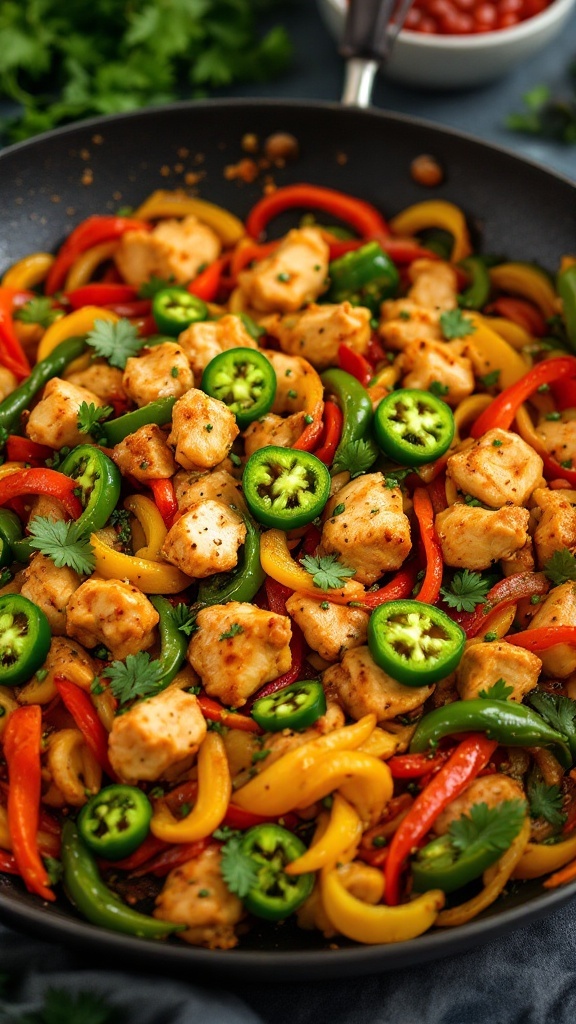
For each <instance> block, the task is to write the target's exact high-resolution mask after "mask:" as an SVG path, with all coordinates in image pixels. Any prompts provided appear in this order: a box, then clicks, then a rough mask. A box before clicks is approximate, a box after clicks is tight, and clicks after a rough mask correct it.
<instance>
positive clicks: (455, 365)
mask: <svg viewBox="0 0 576 1024" xmlns="http://www.w3.org/2000/svg"><path fill="white" fill-rule="evenodd" d="M400 367H401V372H402V375H403V381H402V384H403V386H404V387H405V388H419V389H420V390H421V391H428V389H429V387H430V385H431V384H433V383H434V382H438V383H439V384H441V385H443V387H446V388H448V390H447V391H446V393H445V394H442V399H443V401H444V402H447V404H448V405H458V403H459V402H461V401H462V399H463V398H467V397H468V395H471V394H472V392H473V391H474V374H473V372H472V363H471V362H470V360H469V359H467V358H466V356H463V355H461V345H460V344H459V343H456V344H454V343H452V342H446V341H433V340H430V339H426V338H422V339H415V340H414V341H411V342H409V343H408V344H407V345H406V347H405V348H404V351H403V353H402V356H401V358H400Z"/></svg>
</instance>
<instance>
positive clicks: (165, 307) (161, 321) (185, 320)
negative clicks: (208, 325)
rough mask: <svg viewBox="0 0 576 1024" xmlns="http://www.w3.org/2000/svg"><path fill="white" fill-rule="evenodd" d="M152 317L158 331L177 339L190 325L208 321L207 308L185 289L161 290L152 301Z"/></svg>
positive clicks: (200, 300)
mask: <svg viewBox="0 0 576 1024" xmlns="http://www.w3.org/2000/svg"><path fill="white" fill-rule="evenodd" d="M152 316H153V317H154V320H155V321H156V326H157V328H158V330H159V331H161V332H162V333H163V334H168V335H169V336H170V337H171V338H177V337H178V335H179V334H181V333H182V331H185V330H186V328H187V327H189V326H190V324H197V323H199V322H200V321H201V320H207V319H208V306H207V305H206V303H205V302H203V301H202V299H199V298H198V297H197V296H196V295H192V294H191V293H190V292H189V291H187V290H186V288H178V287H175V288H162V290H161V291H159V292H156V295H155V296H154V298H153V300H152Z"/></svg>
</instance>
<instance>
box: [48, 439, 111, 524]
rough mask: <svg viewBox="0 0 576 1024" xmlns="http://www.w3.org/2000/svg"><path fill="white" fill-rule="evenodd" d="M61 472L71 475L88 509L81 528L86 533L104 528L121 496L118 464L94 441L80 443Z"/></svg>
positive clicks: (65, 462)
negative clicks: (94, 443)
mask: <svg viewBox="0 0 576 1024" xmlns="http://www.w3.org/2000/svg"><path fill="white" fill-rule="evenodd" d="M60 472H61V473H65V474H66V476H69V477H71V478H72V479H73V480H75V481H76V483H77V485H78V495H79V498H80V501H81V502H82V507H83V509H84V511H83V513H82V515H81V516H80V518H79V519H78V521H77V522H78V526H79V528H80V529H81V530H82V531H84V532H85V533H94V531H95V530H101V529H102V527H103V526H104V525H105V524H106V523H107V521H108V519H109V517H110V514H111V513H112V512H113V511H114V509H115V508H116V504H117V502H118V498H119V497H120V485H121V477H120V471H119V469H118V467H117V466H116V465H115V464H114V463H113V462H112V459H109V458H108V456H107V455H104V452H101V451H99V449H98V448H95V447H94V446H93V445H91V444H80V445H78V447H77V448H74V449H73V451H71V452H70V454H69V455H67V456H66V458H65V459H64V462H63V463H62V465H61V466H60Z"/></svg>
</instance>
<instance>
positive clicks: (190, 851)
mask: <svg viewBox="0 0 576 1024" xmlns="http://www.w3.org/2000/svg"><path fill="white" fill-rule="evenodd" d="M209 843H210V839H209V838H207V839H196V840H195V842H193V843H178V844H174V845H171V846H169V847H168V848H167V849H165V850H162V851H160V852H159V853H158V854H157V855H156V856H155V857H152V858H151V860H148V861H146V862H145V863H144V864H142V866H141V867H139V868H138V870H137V871H131V872H130V874H131V875H132V877H133V878H140V877H141V876H142V875H155V876H156V878H165V877H166V875H169V874H170V872H171V871H172V870H173V868H179V867H180V865H181V864H186V863H187V861H189V860H194V858H195V857H199V856H200V854H201V853H203V852H204V850H205V849H206V847H207V846H208V844H209ZM117 866H118V865H117V864H116V867H117Z"/></svg>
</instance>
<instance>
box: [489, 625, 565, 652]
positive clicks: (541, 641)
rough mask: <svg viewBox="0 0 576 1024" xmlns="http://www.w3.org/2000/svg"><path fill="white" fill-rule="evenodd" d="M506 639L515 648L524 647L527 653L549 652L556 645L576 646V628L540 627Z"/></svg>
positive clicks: (514, 634)
mask: <svg viewBox="0 0 576 1024" xmlns="http://www.w3.org/2000/svg"><path fill="white" fill-rule="evenodd" d="M504 639H505V640H506V642H507V643H509V644H514V645H515V647H523V648H524V650H525V651H533V652H537V651H547V650H548V648H549V647H555V646H556V644H572V645H573V646H576V626H540V627H536V629H525V630H524V632H522V633H513V634H511V635H510V636H506V637H504Z"/></svg>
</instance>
